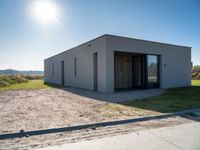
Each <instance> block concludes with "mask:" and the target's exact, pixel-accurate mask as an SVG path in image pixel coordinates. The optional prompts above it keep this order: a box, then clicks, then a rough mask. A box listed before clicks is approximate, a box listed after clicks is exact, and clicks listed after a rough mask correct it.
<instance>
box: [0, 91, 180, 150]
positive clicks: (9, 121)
mask: <svg viewBox="0 0 200 150" xmlns="http://www.w3.org/2000/svg"><path fill="white" fill-rule="evenodd" d="M161 93H163V90H146V91H134V92H118V93H115V94H103V93H95V92H91V91H86V90H82V89H73V88H65V89H54V88H50V89H40V90H21V91H7V92H0V110H1V113H0V133H1V134H3V133H4V134H5V133H16V132H19V131H20V130H24V131H32V130H40V129H49V128H59V127H68V126H73V125H81V124H89V123H96V122H104V121H113V120H119V119H128V118H134V117H141V116H149V115H153V114H158V113H159V112H153V111H151V110H143V109H140V108H130V107H127V106H123V105H119V104H116V103H114V102H116V101H127V100H133V99H141V98H145V97H150V96H157V95H159V94H161ZM177 122H178V121H177V120H175V124H176V123H177ZM171 124H173V123H171ZM148 125H149V124H148ZM134 126H135V124H134ZM150 126H151V125H150ZM156 126H157V125H156ZM118 128H119V127H117V126H116V127H114V128H113V127H105V128H99V129H98V130H97V131H99V132H96V129H95V132H93V129H85V130H81V131H76V132H67V133H61V134H49V135H40V136H34V137H27V138H15V139H7V140H0V149H7V148H8V149H23V148H25V149H27V148H28V149H29V148H31V149H32V148H34V147H43V146H48V145H56V144H62V143H65V142H73V141H78V140H79V139H90V137H91V139H92V138H95V137H101V136H105V135H107V134H108V135H112V133H113V134H116V133H123V131H124V132H128V131H129V128H130V127H129V126H122V128H121V129H119V130H118ZM137 128H138V127H137V126H135V127H134V128H133V129H132V128H130V130H135V129H137ZM101 129H102V130H101ZM107 129H108V130H107ZM90 132H92V133H91V135H90ZM88 136H89V137H88ZM66 138H67V139H66ZM52 141H54V142H52Z"/></svg>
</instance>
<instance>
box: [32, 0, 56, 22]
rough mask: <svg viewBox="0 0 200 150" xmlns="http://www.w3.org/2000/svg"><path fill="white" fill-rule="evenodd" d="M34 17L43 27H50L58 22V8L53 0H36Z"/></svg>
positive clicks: (33, 11) (33, 9)
mask: <svg viewBox="0 0 200 150" xmlns="http://www.w3.org/2000/svg"><path fill="white" fill-rule="evenodd" d="M31 12H32V15H33V17H34V18H35V19H36V20H37V21H38V22H39V23H41V24H43V25H49V24H52V23H54V22H56V21H57V20H58V17H59V9H58V6H57V5H56V4H55V3H53V2H52V1H51V0H35V1H34V3H33V5H32V9H31Z"/></svg>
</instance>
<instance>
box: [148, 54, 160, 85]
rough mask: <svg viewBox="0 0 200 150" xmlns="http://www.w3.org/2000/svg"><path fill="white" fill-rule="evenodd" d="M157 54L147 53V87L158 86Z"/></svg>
mask: <svg viewBox="0 0 200 150" xmlns="http://www.w3.org/2000/svg"><path fill="white" fill-rule="evenodd" d="M158 63H159V62H158V56H156V55H147V82H148V88H156V87H158V86H159V83H158V81H159V68H158V67H159V65H158Z"/></svg>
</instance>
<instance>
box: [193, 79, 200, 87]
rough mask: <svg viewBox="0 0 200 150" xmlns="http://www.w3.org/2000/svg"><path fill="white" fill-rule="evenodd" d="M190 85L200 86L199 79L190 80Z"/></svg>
mask: <svg viewBox="0 0 200 150" xmlns="http://www.w3.org/2000/svg"><path fill="white" fill-rule="evenodd" d="M192 86H200V80H192Z"/></svg>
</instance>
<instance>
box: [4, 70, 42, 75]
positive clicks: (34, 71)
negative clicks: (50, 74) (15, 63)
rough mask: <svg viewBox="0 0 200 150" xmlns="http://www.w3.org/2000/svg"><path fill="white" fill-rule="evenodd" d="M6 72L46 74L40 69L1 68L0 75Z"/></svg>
mask: <svg viewBox="0 0 200 150" xmlns="http://www.w3.org/2000/svg"><path fill="white" fill-rule="evenodd" d="M4 74H44V71H39V70H28V71H27V70H24V71H20V70H13V69H5V70H0V75H4Z"/></svg>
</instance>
